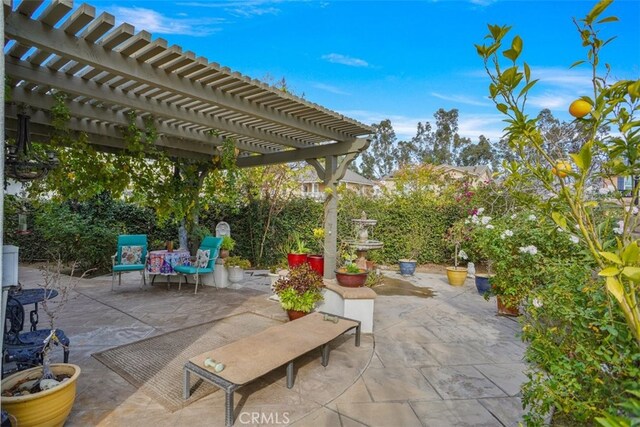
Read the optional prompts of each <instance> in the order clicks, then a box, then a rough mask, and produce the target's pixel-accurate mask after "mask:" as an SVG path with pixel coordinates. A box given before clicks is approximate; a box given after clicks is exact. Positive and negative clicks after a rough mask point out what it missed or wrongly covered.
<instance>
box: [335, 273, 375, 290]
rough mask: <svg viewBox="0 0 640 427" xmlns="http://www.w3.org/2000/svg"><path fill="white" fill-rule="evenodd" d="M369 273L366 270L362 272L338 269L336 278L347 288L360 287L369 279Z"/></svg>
mask: <svg viewBox="0 0 640 427" xmlns="http://www.w3.org/2000/svg"><path fill="white" fill-rule="evenodd" d="M367 275H368V273H367V272H366V271H364V272H362V273H347V272H344V271H340V270H336V280H337V281H338V284H339V285H340V286H344V287H346V288H359V287H361V286H364V284H365V282H366V281H367Z"/></svg>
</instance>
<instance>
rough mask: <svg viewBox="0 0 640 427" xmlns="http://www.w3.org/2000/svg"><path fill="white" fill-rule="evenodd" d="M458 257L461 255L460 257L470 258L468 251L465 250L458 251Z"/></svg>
mask: <svg viewBox="0 0 640 427" xmlns="http://www.w3.org/2000/svg"><path fill="white" fill-rule="evenodd" d="M458 257H459V258H461V259H467V258H469V257H468V256H467V253H466V252H465V251H464V250H460V252H458Z"/></svg>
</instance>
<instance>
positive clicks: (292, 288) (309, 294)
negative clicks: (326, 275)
mask: <svg viewBox="0 0 640 427" xmlns="http://www.w3.org/2000/svg"><path fill="white" fill-rule="evenodd" d="M323 286H324V282H323V280H322V277H320V275H318V274H317V273H316V272H315V271H313V270H311V268H310V267H309V265H308V264H301V265H299V266H297V267H295V268H293V269H292V270H291V271H290V272H289V274H288V275H287V276H283V277H281V278H280V279H278V281H276V283H275V286H274V292H275V293H276V294H277V295H278V296H279V297H280V304H281V305H282V308H283V309H285V310H295V311H302V312H305V313H310V312H311V311H312V310H313V307H314V306H315V303H316V302H319V301H322V300H323V297H322V292H321V291H322V287H323Z"/></svg>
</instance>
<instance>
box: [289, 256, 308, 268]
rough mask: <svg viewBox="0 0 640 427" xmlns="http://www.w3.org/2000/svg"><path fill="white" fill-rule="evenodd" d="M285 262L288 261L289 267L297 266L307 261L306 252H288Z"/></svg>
mask: <svg viewBox="0 0 640 427" xmlns="http://www.w3.org/2000/svg"><path fill="white" fill-rule="evenodd" d="M287 262H288V263H289V268H293V267H297V266H299V265H302V264H304V263H305V262H307V254H288V255H287Z"/></svg>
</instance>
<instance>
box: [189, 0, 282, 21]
mask: <svg viewBox="0 0 640 427" xmlns="http://www.w3.org/2000/svg"><path fill="white" fill-rule="evenodd" d="M277 3H281V1H280V0H264V1H263V0H253V1H209V2H202V1H190V2H180V3H177V4H178V5H180V6H190V7H206V8H215V9H223V10H224V11H225V12H228V13H230V14H232V15H235V16H241V17H244V18H249V17H252V16H262V15H277V14H278V13H280V9H278V8H277V7H273V6H269V5H271V4H277Z"/></svg>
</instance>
